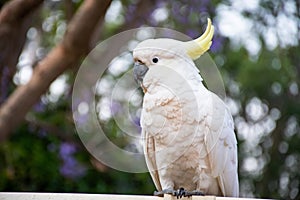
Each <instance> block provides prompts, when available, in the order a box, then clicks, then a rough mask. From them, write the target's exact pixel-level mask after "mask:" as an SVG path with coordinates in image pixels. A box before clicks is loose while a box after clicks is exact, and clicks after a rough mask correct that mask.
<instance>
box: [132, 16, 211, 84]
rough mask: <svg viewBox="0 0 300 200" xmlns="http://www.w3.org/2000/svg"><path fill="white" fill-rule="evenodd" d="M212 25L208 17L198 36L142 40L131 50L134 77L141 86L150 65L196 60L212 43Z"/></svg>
mask: <svg viewBox="0 0 300 200" xmlns="http://www.w3.org/2000/svg"><path fill="white" fill-rule="evenodd" d="M213 34H214V27H213V25H212V24H211V20H210V19H208V24H207V28H206V31H205V32H204V33H203V35H201V36H200V37H199V38H197V39H195V40H192V41H188V42H182V41H179V40H174V39H168V38H158V39H148V40H145V41H142V42H141V43H139V44H138V45H137V47H136V48H135V49H134V50H133V58H134V62H135V64H134V69H133V73H134V78H135V80H136V81H137V83H138V84H140V85H141V86H142V87H143V78H144V77H145V75H146V73H147V71H148V70H149V69H151V67H154V66H157V65H160V66H161V65H164V66H170V67H171V68H172V67H173V66H174V67H175V66H176V64H177V65H178V63H179V59H181V60H182V59H183V58H184V59H185V60H187V61H191V62H192V60H196V59H197V58H199V57H200V56H201V55H202V54H203V53H205V52H206V51H207V50H208V49H209V48H210V46H211V44H212V41H211V40H212V37H213Z"/></svg>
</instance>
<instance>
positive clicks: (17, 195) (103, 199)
mask: <svg viewBox="0 0 300 200" xmlns="http://www.w3.org/2000/svg"><path fill="white" fill-rule="evenodd" d="M0 200H177V198H176V197H174V196H171V195H165V196H164V197H156V196H150V195H149V196H143V195H116V194H81V193H27V192H0ZM181 200H250V199H249V198H232V197H216V196H191V197H183V198H181ZM252 200H253V199H252Z"/></svg>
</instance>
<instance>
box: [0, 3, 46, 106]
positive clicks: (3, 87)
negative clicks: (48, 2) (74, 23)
mask: <svg viewBox="0 0 300 200" xmlns="http://www.w3.org/2000/svg"><path fill="white" fill-rule="evenodd" d="M42 2H43V0H14V1H9V2H8V3H6V4H5V5H4V6H3V8H2V9H1V12H0V38H1V40H0V50H1V54H0V94H1V96H0V104H1V103H2V102H3V100H4V99H5V98H6V96H7V94H8V90H7V85H8V83H9V82H10V80H11V79H12V77H13V75H14V74H15V71H16V65H17V62H18V58H19V56H20V53H21V51H22V48H23V46H24V44H25V41H26V32H27V31H28V29H29V27H30V25H31V23H32V18H33V16H34V13H35V11H36V10H37V9H38V8H39V6H40V5H41V4H42Z"/></svg>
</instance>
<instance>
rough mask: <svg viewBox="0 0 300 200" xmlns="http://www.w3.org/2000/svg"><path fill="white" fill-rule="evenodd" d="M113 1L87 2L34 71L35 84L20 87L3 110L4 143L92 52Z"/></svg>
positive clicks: (0, 127)
mask: <svg viewBox="0 0 300 200" xmlns="http://www.w3.org/2000/svg"><path fill="white" fill-rule="evenodd" d="M110 3H111V0H103V1H99V0H85V1H84V2H83V4H82V5H81V7H80V8H79V10H78V11H77V12H76V14H75V15H74V16H73V18H72V20H71V21H70V23H69V25H68V28H67V31H66V33H65V35H64V38H63V40H62V42H61V43H60V44H58V45H57V46H56V47H55V48H54V49H53V50H52V51H51V52H50V53H49V54H48V55H47V56H46V57H45V58H44V59H43V60H42V61H41V62H39V63H38V65H37V66H36V68H35V69H34V72H33V75H32V78H31V80H30V81H29V82H28V83H27V84H26V85H24V86H20V87H18V88H17V89H16V90H15V91H14V93H13V94H12V95H11V96H10V97H9V98H8V99H7V101H6V102H5V103H3V104H2V106H1V107H0V141H3V140H4V139H6V138H7V137H8V135H9V133H10V132H11V131H12V130H13V129H14V128H15V127H16V126H18V125H19V124H20V123H21V122H22V121H23V119H24V117H25V115H26V113H27V112H28V111H29V110H30V109H31V107H32V106H33V105H34V104H35V103H36V102H37V101H38V100H39V99H40V96H41V95H42V94H44V93H45V92H46V91H47V89H48V88H49V86H50V84H51V83H52V82H53V81H54V80H55V79H56V78H57V77H58V76H59V75H60V74H62V73H63V72H64V71H65V70H66V69H68V68H72V67H73V66H76V65H77V64H78V63H79V62H80V61H81V58H82V57H83V56H84V55H86V54H87V53H88V51H89V49H90V48H91V47H90V40H91V38H92V35H93V32H94V30H95V29H96V26H97V24H98V23H99V20H103V18H104V16H105V13H106V10H107V8H108V7H109V5H110Z"/></svg>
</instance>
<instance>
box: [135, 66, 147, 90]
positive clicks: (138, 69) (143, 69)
mask: <svg viewBox="0 0 300 200" xmlns="http://www.w3.org/2000/svg"><path fill="white" fill-rule="evenodd" d="M148 70H149V68H148V67H147V66H146V65H144V64H143V63H140V62H135V63H134V67H133V76H134V80H135V81H136V82H137V83H138V84H139V85H140V86H143V79H144V76H145V74H146V73H147V71H148Z"/></svg>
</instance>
